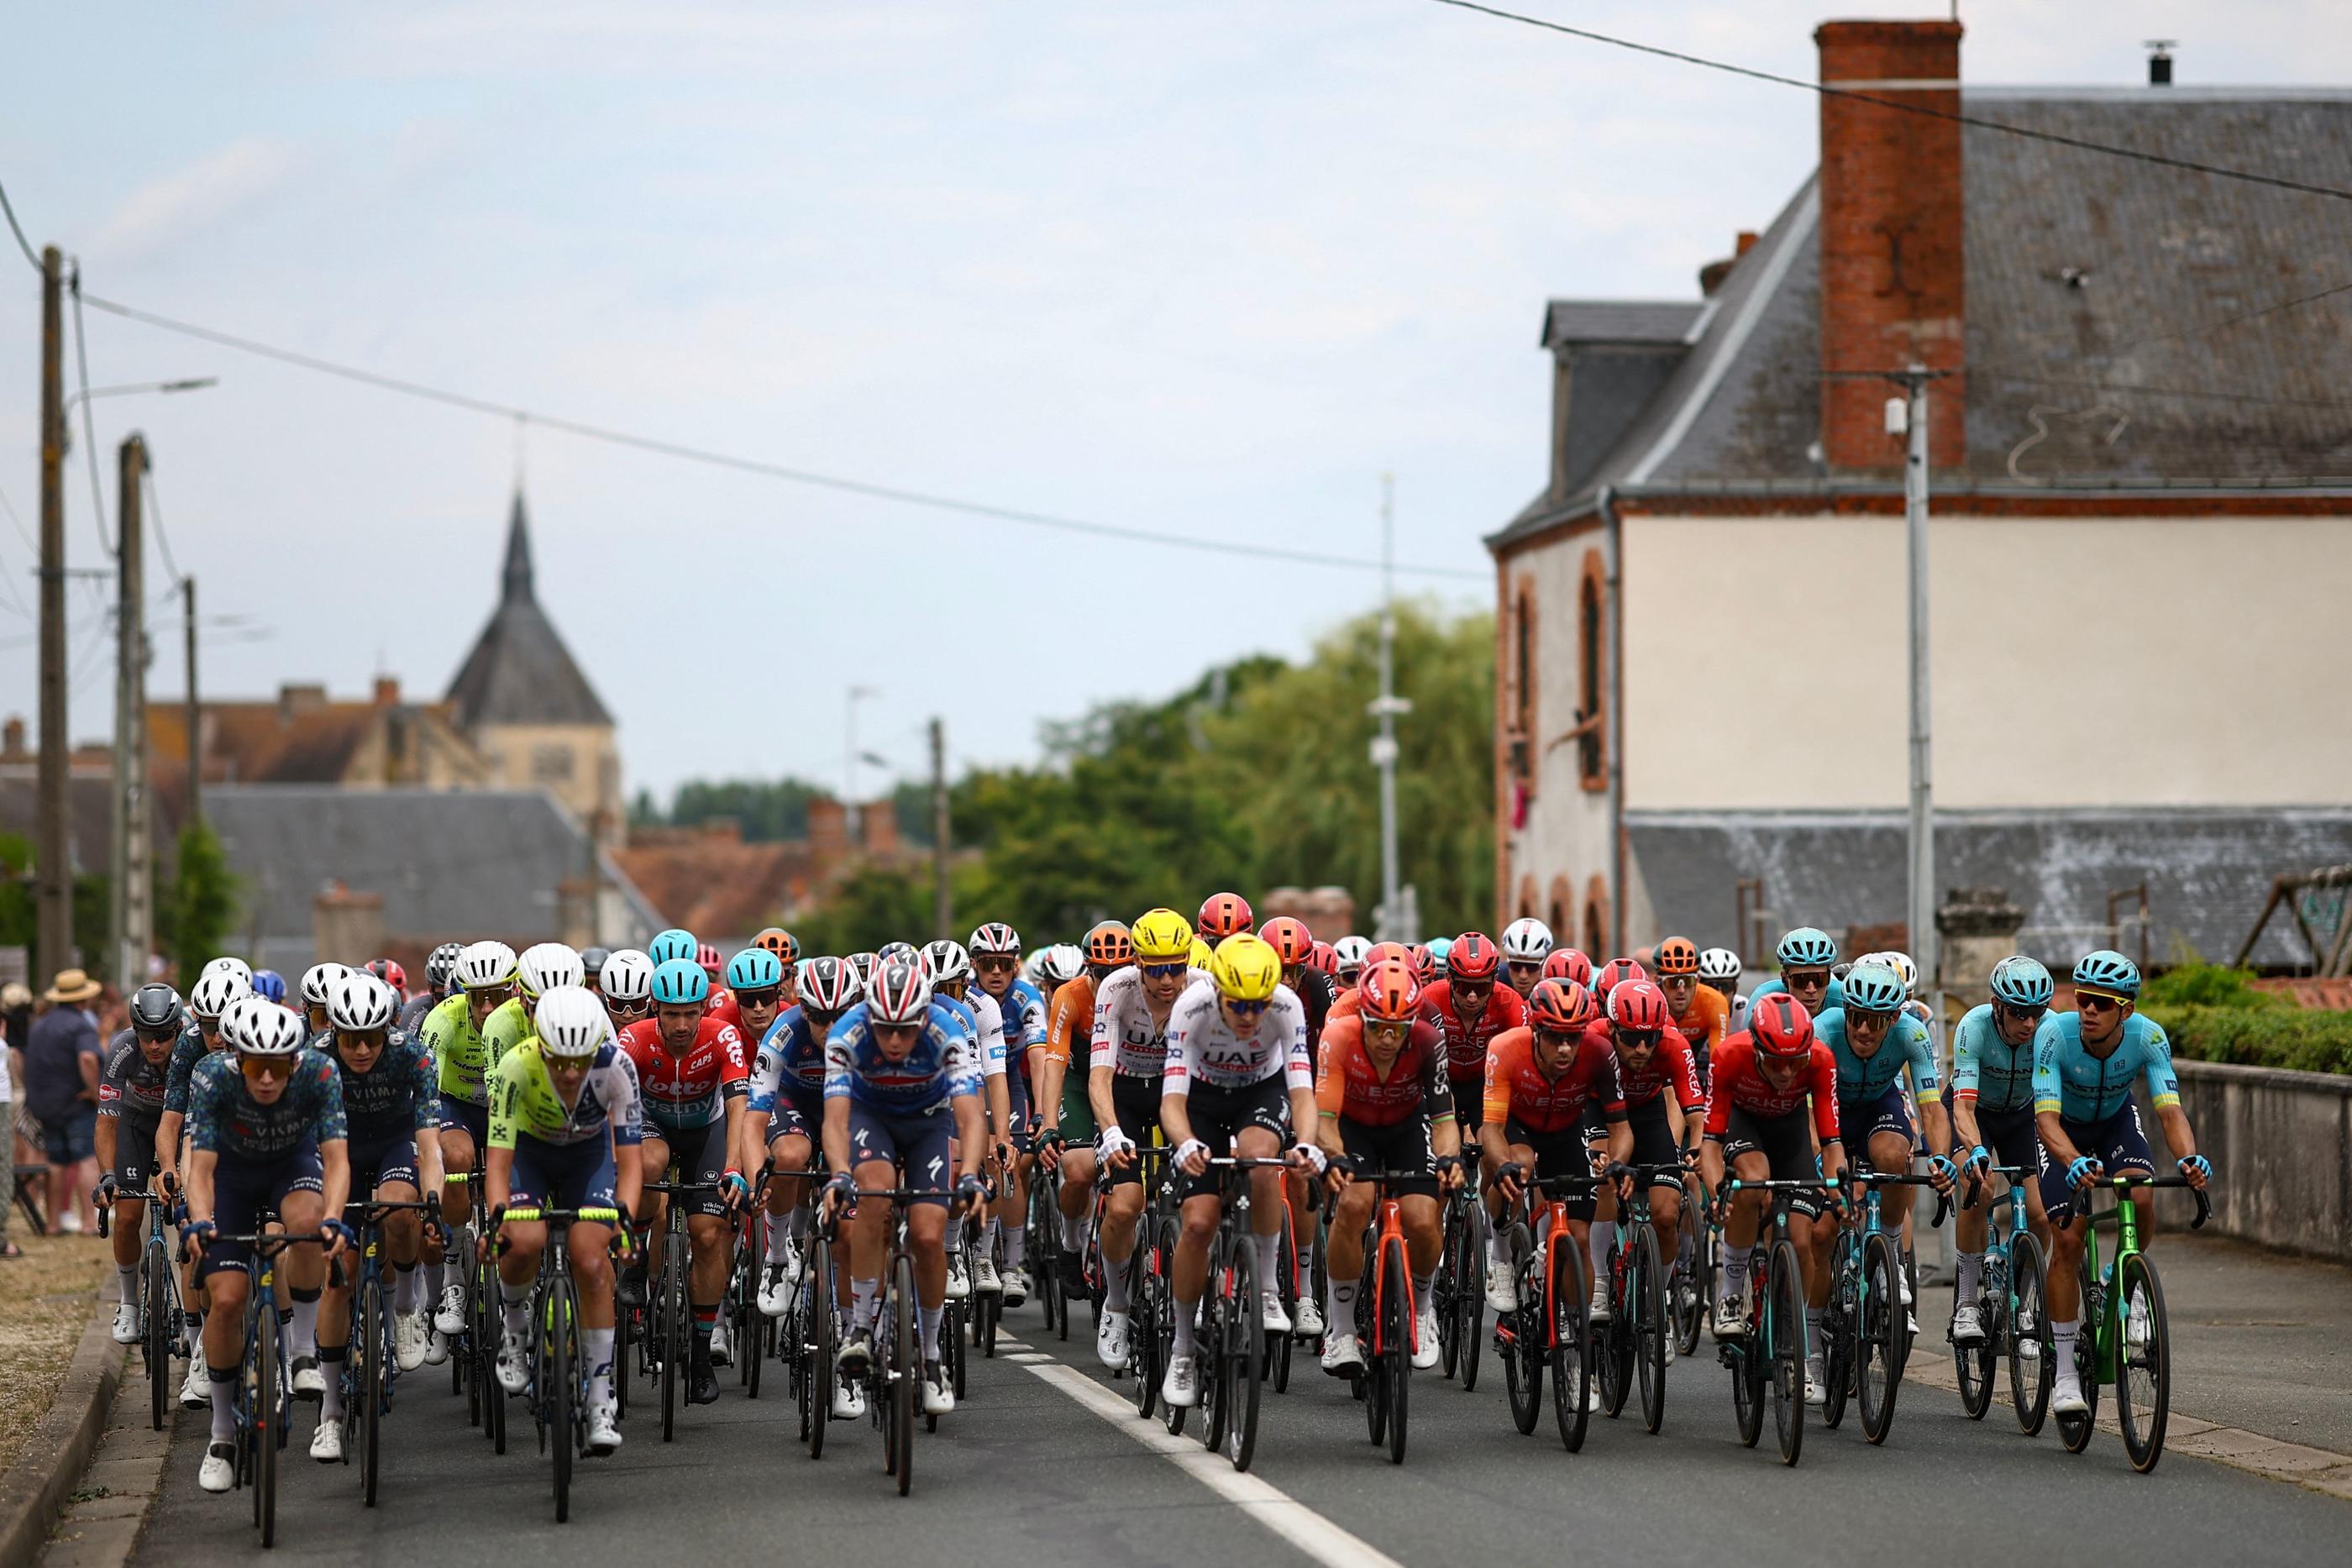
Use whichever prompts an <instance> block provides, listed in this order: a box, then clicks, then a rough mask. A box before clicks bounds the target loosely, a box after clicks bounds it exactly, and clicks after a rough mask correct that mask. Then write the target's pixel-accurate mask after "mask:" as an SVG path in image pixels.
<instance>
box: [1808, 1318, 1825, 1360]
mask: <svg viewBox="0 0 2352 1568" xmlns="http://www.w3.org/2000/svg"><path fill="white" fill-rule="evenodd" d="M1805 1354H1807V1355H1819V1354H1822V1310H1821V1309H1820V1308H1819V1307H1807V1308H1806V1309H1805Z"/></svg>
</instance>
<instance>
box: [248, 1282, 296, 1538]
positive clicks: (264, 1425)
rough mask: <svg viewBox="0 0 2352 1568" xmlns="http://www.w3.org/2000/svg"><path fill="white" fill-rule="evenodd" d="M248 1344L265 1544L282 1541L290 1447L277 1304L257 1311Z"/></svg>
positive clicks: (256, 1509)
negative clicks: (283, 1471) (281, 1504)
mask: <svg viewBox="0 0 2352 1568" xmlns="http://www.w3.org/2000/svg"><path fill="white" fill-rule="evenodd" d="M253 1319H254V1322H253V1326H252V1328H251V1330H250V1332H249V1333H247V1338H246V1343H247V1344H249V1345H251V1346H252V1347H253V1349H252V1352H251V1355H252V1359H251V1360H250V1361H249V1362H248V1363H247V1365H249V1366H250V1367H251V1368H252V1372H251V1375H250V1377H249V1381H248V1387H249V1388H250V1389H251V1390H252V1393H253V1405H252V1415H253V1427H252V1430H253V1444H254V1452H253V1517H254V1521H255V1522H256V1523H257V1524H258V1525H260V1526H261V1544H262V1545H264V1546H275V1545H276V1544H277V1543H278V1449H280V1448H284V1447H285V1446H286V1417H287V1416H288V1415H289V1410H288V1401H287V1398H286V1369H285V1356H286V1352H285V1348H284V1346H283V1345H281V1344H280V1343H279V1342H278V1334H279V1333H280V1330H279V1328H278V1312H277V1310H276V1306H275V1304H274V1303H273V1304H272V1306H271V1309H270V1310H269V1311H268V1312H254V1313H253Z"/></svg>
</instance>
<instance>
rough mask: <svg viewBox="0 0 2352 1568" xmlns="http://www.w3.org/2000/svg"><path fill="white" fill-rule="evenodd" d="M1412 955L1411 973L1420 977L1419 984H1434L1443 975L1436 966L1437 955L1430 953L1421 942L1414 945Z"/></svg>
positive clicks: (1426, 945)
mask: <svg viewBox="0 0 2352 1568" xmlns="http://www.w3.org/2000/svg"><path fill="white" fill-rule="evenodd" d="M1412 972H1413V973H1414V974H1416V975H1418V976H1420V977H1421V983H1422V984H1423V985H1424V986H1429V985H1434V984H1436V982H1437V981H1438V979H1439V978H1440V977H1442V976H1443V975H1444V969H1443V968H1442V967H1439V965H1438V962H1437V955H1436V954H1434V953H1433V952H1431V951H1430V950H1429V946H1428V944H1426V943H1423V942H1416V943H1414V944H1413V945H1412Z"/></svg>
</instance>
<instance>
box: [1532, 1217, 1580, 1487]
mask: <svg viewBox="0 0 2352 1568" xmlns="http://www.w3.org/2000/svg"><path fill="white" fill-rule="evenodd" d="M1544 1268H1545V1274H1544V1281H1543V1285H1542V1288H1541V1293H1540V1294H1538V1296H1537V1298H1536V1300H1537V1301H1549V1313H1550V1321H1549V1329H1550V1341H1549V1344H1547V1345H1546V1347H1545V1349H1546V1352H1547V1357H1548V1360H1549V1364H1550V1367H1551V1413H1552V1419H1553V1421H1554V1422H1555V1423H1557V1424H1558V1426H1559V1440H1560V1442H1561V1443H1562V1444H1564V1445H1566V1447H1567V1448H1568V1451H1569V1452H1570V1453H1571V1454H1572V1453H1575V1452H1576V1451H1577V1450H1578V1449H1580V1448H1583V1447H1584V1432H1585V1427H1586V1426H1587V1425H1588V1424H1589V1423H1590V1422H1591V1419H1592V1356H1591V1339H1590V1337H1589V1334H1590V1332H1591V1331H1590V1326H1589V1325H1588V1323H1587V1322H1586V1319H1585V1303H1586V1302H1587V1301H1589V1300H1590V1299H1591V1286H1590V1285H1589V1284H1588V1283H1587V1281H1586V1275H1585V1272H1584V1254H1583V1252H1582V1250H1581V1249H1580V1248H1578V1246H1577V1245H1576V1238H1575V1237H1573V1236H1571V1235H1569V1234H1568V1233H1567V1232H1566V1231H1565V1230H1564V1229H1563V1230H1562V1232H1561V1233H1560V1234H1559V1235H1557V1236H1555V1237H1553V1238H1552V1239H1550V1241H1549V1243H1548V1245H1547V1256H1546V1258H1545V1263H1544ZM1540 1317H1541V1314H1540V1313H1538V1318H1539V1319H1540Z"/></svg>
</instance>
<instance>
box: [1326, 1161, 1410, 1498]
mask: <svg viewBox="0 0 2352 1568" xmlns="http://www.w3.org/2000/svg"><path fill="white" fill-rule="evenodd" d="M1353 1177H1354V1179H1355V1180H1357V1181H1360V1182H1370V1184H1372V1186H1374V1187H1375V1188H1376V1189H1377V1192H1376V1195H1375V1197H1374V1199H1373V1205H1372V1218H1371V1219H1370V1222H1369V1223H1368V1224H1367V1225H1366V1226H1365V1228H1364V1266H1363V1270H1362V1272H1361V1273H1360V1275H1359V1276H1358V1277H1357V1281H1356V1322H1355V1330H1356V1341H1357V1343H1359V1344H1360V1345H1361V1346H1362V1347H1363V1354H1364V1369H1363V1371H1361V1372H1360V1373H1358V1374H1357V1375H1356V1376H1355V1377H1354V1378H1353V1379H1352V1380H1351V1381H1352V1382H1353V1383H1354V1385H1355V1393H1356V1397H1357V1398H1359V1399H1361V1400H1362V1401H1363V1402H1364V1418H1365V1422H1366V1424H1367V1425H1368V1426H1369V1427H1370V1428H1371V1435H1372V1442H1373V1443H1374V1445H1376V1446H1377V1445H1380V1444H1383V1443H1385V1444H1386V1445H1387V1447H1388V1451H1389V1462H1390V1463H1391V1464H1397V1465H1401V1464H1402V1463H1404V1448H1405V1417H1406V1414H1407V1411H1408V1409H1409V1407H1410V1404H1411V1397H1410V1396H1411V1392H1412V1353H1413V1352H1414V1351H1415V1350H1417V1349H1418V1348H1420V1333H1421V1319H1420V1314H1419V1312H1418V1310H1417V1303H1416V1302H1415V1301H1414V1300H1413V1295H1412V1251H1411V1249H1409V1248H1408V1247H1407V1245H1406V1243H1405V1238H1404V1206H1403V1205H1402V1203H1400V1202H1399V1201H1398V1196H1399V1195H1398V1190H1397V1189H1398V1186H1400V1185H1401V1184H1418V1185H1419V1186H1421V1188H1422V1189H1423V1190H1426V1189H1427V1186H1428V1185H1429V1180H1430V1177H1429V1173H1428V1172H1427V1171H1425V1170H1406V1171H1385V1170H1360V1171H1356V1172H1354V1173H1353ZM1331 1327H1332V1331H1333V1332H1334V1333H1337V1332H1338V1329H1339V1325H1338V1324H1337V1323H1334V1324H1332V1325H1331Z"/></svg>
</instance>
